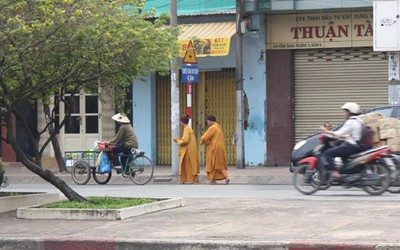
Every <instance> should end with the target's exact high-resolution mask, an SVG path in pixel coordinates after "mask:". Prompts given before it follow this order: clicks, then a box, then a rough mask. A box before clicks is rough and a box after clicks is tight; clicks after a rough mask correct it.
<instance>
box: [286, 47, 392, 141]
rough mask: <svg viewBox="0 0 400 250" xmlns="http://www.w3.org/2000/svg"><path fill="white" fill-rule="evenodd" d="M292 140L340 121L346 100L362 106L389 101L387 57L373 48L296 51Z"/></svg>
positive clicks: (297, 139) (299, 138) (304, 136)
mask: <svg viewBox="0 0 400 250" xmlns="http://www.w3.org/2000/svg"><path fill="white" fill-rule="evenodd" d="M294 61H295V65H294V66H295V119H294V120H295V133H296V136H295V140H296V142H298V141H300V140H302V139H304V138H306V137H307V136H309V135H312V134H314V133H316V132H319V127H320V126H322V125H323V123H324V122H326V121H329V122H331V123H332V125H334V126H335V125H338V124H339V123H340V122H342V121H343V115H342V112H341V110H340V107H341V105H343V104H344V103H346V102H357V103H358V104H359V105H360V106H361V109H367V108H371V107H374V106H379V105H384V104H387V103H388V59H387V57H386V53H383V52H373V51H372V48H357V49H325V50H298V51H296V52H295V60H294Z"/></svg>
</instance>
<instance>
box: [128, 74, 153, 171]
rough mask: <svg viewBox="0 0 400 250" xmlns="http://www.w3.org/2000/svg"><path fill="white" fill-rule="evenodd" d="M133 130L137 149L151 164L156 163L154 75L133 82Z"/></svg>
mask: <svg viewBox="0 0 400 250" xmlns="http://www.w3.org/2000/svg"><path fill="white" fill-rule="evenodd" d="M132 101H133V129H134V130H135V133H136V136H137V137H138V140H139V148H140V149H141V150H144V151H145V152H146V155H147V157H149V158H150V159H151V161H152V162H153V163H155V162H157V161H156V160H157V144H156V134H157V130H156V129H157V128H156V125H157V124H156V121H157V119H156V82H155V76H154V74H148V75H147V76H145V77H143V78H142V79H137V80H134V81H133V85H132Z"/></svg>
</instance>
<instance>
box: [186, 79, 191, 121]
mask: <svg viewBox="0 0 400 250" xmlns="http://www.w3.org/2000/svg"><path fill="white" fill-rule="evenodd" d="M186 106H187V109H186V110H187V114H188V115H189V124H188V125H189V127H192V84H191V83H187V84H186Z"/></svg>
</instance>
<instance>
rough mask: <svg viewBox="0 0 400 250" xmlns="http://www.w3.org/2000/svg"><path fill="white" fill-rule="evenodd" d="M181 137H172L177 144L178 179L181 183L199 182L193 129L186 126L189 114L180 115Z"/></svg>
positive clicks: (197, 158)
mask: <svg viewBox="0 0 400 250" xmlns="http://www.w3.org/2000/svg"><path fill="white" fill-rule="evenodd" d="M180 121H181V125H182V126H183V128H184V129H183V136H182V138H174V142H176V143H177V144H178V145H179V152H178V156H179V157H180V161H179V179H180V182H181V183H182V184H185V183H199V157H198V151H197V142H196V137H195V135H194V132H193V130H192V129H191V128H190V127H189V126H188V123H189V116H188V115H187V116H184V117H181V120H180Z"/></svg>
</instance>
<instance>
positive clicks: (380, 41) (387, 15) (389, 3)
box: [373, 0, 400, 51]
mask: <svg viewBox="0 0 400 250" xmlns="http://www.w3.org/2000/svg"><path fill="white" fill-rule="evenodd" d="M399 7H400V0H375V1H374V12H373V13H374V51H400V30H399V28H400V25H399V22H400V14H399Z"/></svg>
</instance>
